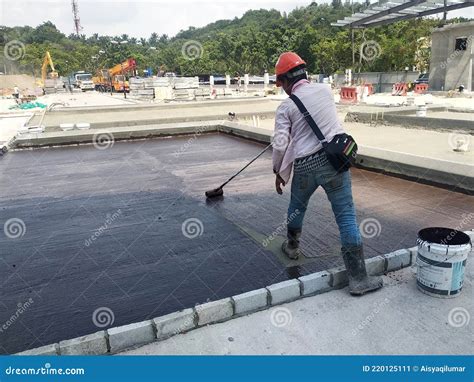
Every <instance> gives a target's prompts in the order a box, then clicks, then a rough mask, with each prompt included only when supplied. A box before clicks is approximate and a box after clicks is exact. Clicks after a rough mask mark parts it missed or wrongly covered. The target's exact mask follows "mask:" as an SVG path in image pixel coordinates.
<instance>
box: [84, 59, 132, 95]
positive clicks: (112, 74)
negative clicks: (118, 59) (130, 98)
mask: <svg viewBox="0 0 474 382" xmlns="http://www.w3.org/2000/svg"><path fill="white" fill-rule="evenodd" d="M136 68H137V63H136V61H135V59H134V58H128V59H127V60H125V61H124V62H122V63H120V64H117V65H115V66H114V67H112V68H110V69H101V70H99V72H98V74H97V76H95V77H93V78H92V81H93V82H94V85H95V89H96V90H99V91H105V92H110V91H114V92H126V93H128V92H129V91H130V87H129V84H128V80H127V77H126V75H127V74H129V73H132V74H133V73H134V72H135V69H136Z"/></svg>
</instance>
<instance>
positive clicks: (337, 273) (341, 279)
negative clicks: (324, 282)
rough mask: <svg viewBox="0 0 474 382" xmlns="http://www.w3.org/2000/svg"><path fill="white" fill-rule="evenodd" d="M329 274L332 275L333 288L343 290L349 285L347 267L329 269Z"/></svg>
mask: <svg viewBox="0 0 474 382" xmlns="http://www.w3.org/2000/svg"><path fill="white" fill-rule="evenodd" d="M328 272H329V273H330V274H331V287H333V288H335V289H341V288H344V287H345V286H346V285H347V284H348V283H349V279H348V277H347V271H346V267H344V266H342V265H341V266H340V267H336V268H331V269H329V270H328Z"/></svg>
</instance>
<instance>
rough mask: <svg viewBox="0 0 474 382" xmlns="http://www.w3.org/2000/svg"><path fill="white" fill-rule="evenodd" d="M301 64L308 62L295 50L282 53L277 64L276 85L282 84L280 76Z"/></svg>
mask: <svg viewBox="0 0 474 382" xmlns="http://www.w3.org/2000/svg"><path fill="white" fill-rule="evenodd" d="M300 65H306V62H305V61H304V60H303V59H302V58H301V57H300V56H298V55H297V54H296V53H295V52H285V53H282V54H281V55H280V57H279V58H278V61H277V63H276V65H275V74H276V76H277V80H276V86H281V81H279V80H278V76H280V75H282V74H285V73H288V72H289V71H290V70H291V69H294V68H296V67H297V66H300Z"/></svg>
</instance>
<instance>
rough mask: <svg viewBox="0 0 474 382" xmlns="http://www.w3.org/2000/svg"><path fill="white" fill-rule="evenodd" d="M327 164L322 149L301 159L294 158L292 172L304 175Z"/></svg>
mask: <svg viewBox="0 0 474 382" xmlns="http://www.w3.org/2000/svg"><path fill="white" fill-rule="evenodd" d="M327 163H329V162H328V158H327V156H326V152H325V151H324V149H321V150H319V151H317V152H315V153H313V154H310V155H308V156H305V157H302V158H296V159H295V164H294V171H295V173H297V174H305V173H309V172H312V171H314V170H316V169H318V168H319V167H322V166H324V165H325V164H327Z"/></svg>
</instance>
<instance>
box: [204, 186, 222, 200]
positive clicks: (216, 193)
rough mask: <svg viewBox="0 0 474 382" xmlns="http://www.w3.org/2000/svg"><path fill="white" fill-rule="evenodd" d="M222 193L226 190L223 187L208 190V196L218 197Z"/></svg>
mask: <svg viewBox="0 0 474 382" xmlns="http://www.w3.org/2000/svg"><path fill="white" fill-rule="evenodd" d="M222 195H224V190H223V189H222V187H220V188H215V189H214V190H210V191H206V198H217V197H218V196H222Z"/></svg>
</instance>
